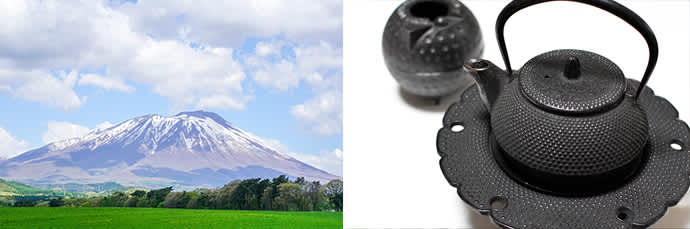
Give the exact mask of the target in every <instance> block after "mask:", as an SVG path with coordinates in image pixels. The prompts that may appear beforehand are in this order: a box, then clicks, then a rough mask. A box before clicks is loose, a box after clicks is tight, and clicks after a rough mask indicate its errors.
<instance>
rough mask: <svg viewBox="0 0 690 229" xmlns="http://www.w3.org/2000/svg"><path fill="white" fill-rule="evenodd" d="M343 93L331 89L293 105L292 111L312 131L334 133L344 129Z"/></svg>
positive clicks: (323, 133) (321, 133)
mask: <svg viewBox="0 0 690 229" xmlns="http://www.w3.org/2000/svg"><path fill="white" fill-rule="evenodd" d="M342 97H343V95H342V93H341V92H339V91H329V92H326V93H322V94H319V95H317V96H316V97H314V98H311V99H309V100H307V101H306V102H305V103H303V104H299V105H296V106H293V107H292V109H290V113H291V114H292V115H293V116H295V118H297V120H299V121H300V122H301V123H303V124H304V125H305V128H306V129H307V130H308V131H309V132H312V133H316V134H319V135H324V136H328V135H333V134H338V133H341V132H342V129H343V98H342Z"/></svg>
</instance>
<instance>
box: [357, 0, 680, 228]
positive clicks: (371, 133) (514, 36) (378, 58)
mask: <svg viewBox="0 0 690 229" xmlns="http://www.w3.org/2000/svg"><path fill="white" fill-rule="evenodd" d="M400 2H401V1H393V0H390V1H387V0H377V1H372V0H368V1H367V0H348V1H345V3H344V4H345V5H344V17H345V19H344V74H345V76H346V77H344V151H345V152H347V154H346V156H345V158H344V159H345V161H344V179H345V180H347V184H346V185H345V208H344V210H345V215H344V220H345V221H344V226H345V227H346V228H364V227H366V228H371V227H377V228H381V227H386V228H391V227H392V228H418V227H423V228H430V227H431V228H439V227H444V228H446V227H451V228H470V227H473V228H487V227H488V228H492V227H494V226H493V225H492V224H491V223H490V222H489V220H488V218H487V217H485V216H481V215H478V214H477V213H475V212H474V211H472V210H471V209H470V208H468V207H466V205H465V204H464V203H463V202H462V201H461V200H460V198H459V197H458V195H457V194H456V191H455V188H453V187H451V186H450V185H449V184H448V183H447V182H446V180H445V178H444V177H443V175H442V174H441V169H440V167H439V159H440V157H439V156H438V154H437V153H436V145H435V143H436V132H437V131H438V129H439V128H440V127H441V119H442V117H443V113H444V111H445V108H446V107H447V105H448V103H450V102H453V100H456V99H457V98H458V96H457V95H456V96H454V97H452V98H451V99H448V100H445V101H444V103H443V104H442V107H435V106H432V105H430V104H428V103H426V102H424V101H418V100H415V99H413V98H410V97H409V96H404V95H402V94H401V92H400V90H399V88H398V86H397V84H396V82H395V80H394V79H393V78H392V77H391V76H390V74H389V72H388V71H387V69H386V67H385V65H384V62H383V57H382V53H381V36H382V33H383V27H384V25H385V23H386V20H387V19H388V17H389V16H390V14H391V13H392V12H393V10H394V9H395V8H396V7H397V6H398V4H400ZM620 2H621V3H622V4H624V5H626V6H627V7H628V8H630V9H632V10H633V11H635V12H636V13H638V14H639V15H640V16H641V17H642V18H644V19H645V20H646V21H647V23H648V24H649V25H650V27H651V28H652V29H653V30H654V32H655V33H656V36H657V39H658V41H659V46H660V51H659V63H658V64H657V66H656V70H655V71H654V73H653V75H652V78H651V80H650V82H649V84H648V85H649V86H650V87H652V88H653V89H654V91H655V92H656V94H657V95H660V96H663V97H665V98H666V99H668V100H669V101H670V102H671V103H672V104H674V105H675V107H676V108H677V109H678V111H679V112H680V118H681V119H682V120H685V121H686V122H687V121H690V102H689V100H690V92H689V91H690V90H689V88H690V67H689V63H690V57H689V56H690V45H689V43H690V25H689V24H690V17H689V16H688V15H689V14H690V4H689V2H688V1H684V0H662V1H659V0H657V1H651V0H649V1H642V0H637V1H632V0H630V1H624V0H620ZM463 3H464V4H465V5H467V6H468V7H469V8H470V9H471V10H472V12H473V13H474V14H475V16H476V17H477V18H478V20H479V23H480V26H481V28H482V31H483V36H484V43H485V51H484V56H483V58H484V59H488V60H491V61H492V62H494V63H495V64H496V65H498V66H500V67H502V68H503V66H504V65H503V61H502V59H501V57H500V53H499V51H498V46H497V43H496V39H495V35H494V33H493V31H494V23H495V20H496V17H497V16H498V13H499V12H500V10H501V9H502V8H503V7H504V6H505V5H506V4H507V3H508V1H507V0H505V1H504V0H493V1H488V0H474V1H470V0H466V1H463ZM505 34H506V40H507V45H508V50H509V53H510V54H511V61H512V64H513V67H514V68H516V69H517V68H519V67H520V66H522V65H523V64H524V63H525V62H526V61H527V60H528V59H530V58H532V57H534V56H536V55H538V54H541V53H543V52H546V51H550V50H554V49H563V48H575V49H582V50H588V51H593V52H596V53H598V54H601V55H603V56H605V57H607V58H609V59H611V60H612V61H613V62H615V63H616V64H617V65H618V66H619V67H620V68H621V69H622V70H623V72H624V73H625V75H626V77H628V78H635V79H638V80H639V79H640V78H641V76H642V73H643V72H644V68H645V64H646V62H647V58H648V53H647V47H646V43H645V42H644V40H643V38H642V37H641V36H640V35H639V34H638V33H637V32H636V31H635V30H634V29H633V28H632V27H629V26H628V24H626V23H625V22H623V21H621V20H619V19H618V18H616V17H615V16H613V15H610V14H608V13H606V12H605V11H602V10H600V9H597V8H594V7H590V6H587V5H583V4H578V3H572V2H549V3H544V4H540V5H537V6H533V7H531V8H528V9H525V10H523V11H520V12H518V13H517V14H516V15H514V16H513V17H512V18H511V19H510V20H509V21H508V23H507V25H506V32H505ZM686 197H687V196H686ZM689 203H690V198H685V199H684V200H682V201H681V203H680V204H679V205H678V206H676V207H674V208H671V209H669V212H668V213H667V215H666V216H665V217H664V218H662V220H661V221H659V222H658V223H657V224H655V225H654V227H664V228H668V227H676V228H678V227H690V204H689Z"/></svg>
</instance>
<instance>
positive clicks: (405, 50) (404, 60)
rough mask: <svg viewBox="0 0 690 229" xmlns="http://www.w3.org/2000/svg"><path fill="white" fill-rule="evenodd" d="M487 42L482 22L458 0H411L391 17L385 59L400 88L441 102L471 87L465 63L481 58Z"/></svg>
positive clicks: (384, 33)
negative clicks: (480, 23) (483, 33)
mask: <svg viewBox="0 0 690 229" xmlns="http://www.w3.org/2000/svg"><path fill="white" fill-rule="evenodd" d="M483 47H484V46H483V41H482V35H481V31H480V29H479V25H478V23H477V19H476V18H475V17H474V15H472V12H470V10H469V9H468V8H467V7H465V5H463V4H462V3H460V2H459V1H457V0H408V1H405V2H403V3H402V4H401V5H400V6H399V7H398V8H397V9H396V10H395V11H394V12H393V14H392V15H391V16H390V18H389V19H388V22H387V23H386V27H385V30H384V32H383V57H384V59H385V62H386V66H387V67H388V70H389V71H390V73H391V74H392V75H393V77H394V78H395V80H396V81H397V82H398V83H399V84H400V87H401V88H402V89H403V90H404V91H406V92H408V93H410V94H413V95H417V96H421V97H430V98H438V97H441V96H444V95H448V94H451V93H453V92H455V91H457V90H458V89H464V88H466V87H467V86H469V84H471V83H472V80H471V78H470V76H469V75H468V74H467V73H466V72H463V71H462V63H463V62H464V61H465V60H468V59H472V58H479V56H480V55H481V53H482V51H483Z"/></svg>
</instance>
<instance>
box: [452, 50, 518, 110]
mask: <svg viewBox="0 0 690 229" xmlns="http://www.w3.org/2000/svg"><path fill="white" fill-rule="evenodd" d="M463 66H464V68H465V69H466V70H467V71H469V72H470V75H472V77H473V78H474V81H476V82H477V89H479V97H480V98H481V100H482V102H483V103H484V106H485V107H486V110H487V111H489V112H490V111H491V106H492V105H493V104H494V102H495V101H496V99H497V98H498V96H499V94H501V90H503V86H505V85H506V84H508V83H510V80H511V77H512V76H511V74H510V73H508V72H506V71H504V70H503V69H501V68H499V67H498V66H496V65H494V64H493V63H491V61H488V60H484V59H470V60H468V61H467V62H465V64H464V65H463Z"/></svg>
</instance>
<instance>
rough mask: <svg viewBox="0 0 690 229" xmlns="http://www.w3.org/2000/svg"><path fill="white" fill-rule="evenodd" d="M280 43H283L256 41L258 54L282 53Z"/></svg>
mask: <svg viewBox="0 0 690 229" xmlns="http://www.w3.org/2000/svg"><path fill="white" fill-rule="evenodd" d="M280 45H281V43H275V42H264V41H260V42H258V43H256V49H255V51H256V55H257V56H261V57H264V56H270V55H278V54H279V53H280V48H281V47H280Z"/></svg>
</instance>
